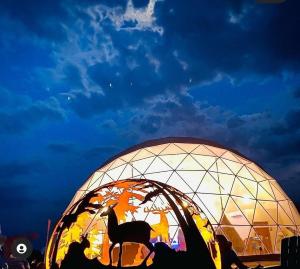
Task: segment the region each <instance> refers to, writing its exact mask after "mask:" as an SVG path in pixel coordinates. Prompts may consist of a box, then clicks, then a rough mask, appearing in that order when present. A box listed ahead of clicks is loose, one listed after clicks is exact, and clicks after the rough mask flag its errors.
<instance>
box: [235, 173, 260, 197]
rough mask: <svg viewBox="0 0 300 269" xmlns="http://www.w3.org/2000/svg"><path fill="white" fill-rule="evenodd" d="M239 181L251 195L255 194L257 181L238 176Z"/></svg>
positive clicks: (254, 195)
mask: <svg viewBox="0 0 300 269" xmlns="http://www.w3.org/2000/svg"><path fill="white" fill-rule="evenodd" d="M238 179H239V180H240V182H241V183H242V184H243V185H244V186H245V187H246V188H247V190H248V191H249V192H250V193H251V194H252V196H253V197H256V195H257V182H256V181H252V180H248V179H245V178H242V177H238Z"/></svg>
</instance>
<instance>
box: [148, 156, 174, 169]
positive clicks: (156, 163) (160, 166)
mask: <svg viewBox="0 0 300 269" xmlns="http://www.w3.org/2000/svg"><path fill="white" fill-rule="evenodd" d="M170 170H172V168H171V167H170V166H169V165H167V164H166V163H165V162H164V161H163V160H161V159H160V157H156V158H155V160H154V161H153V162H152V163H151V165H150V166H149V167H148V169H147V173H156V172H164V171H170Z"/></svg>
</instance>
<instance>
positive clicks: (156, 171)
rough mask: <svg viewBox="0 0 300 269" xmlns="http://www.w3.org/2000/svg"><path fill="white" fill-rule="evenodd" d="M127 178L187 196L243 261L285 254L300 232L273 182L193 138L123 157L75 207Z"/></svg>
mask: <svg viewBox="0 0 300 269" xmlns="http://www.w3.org/2000/svg"><path fill="white" fill-rule="evenodd" d="M128 178H136V179H153V180H157V181H160V182H163V183H166V184H168V185H170V186H173V187H175V188H176V189H178V190H180V191H182V192H183V193H184V194H186V195H187V196H188V197H190V198H191V199H192V200H193V201H194V202H195V203H196V204H197V205H198V206H199V207H200V208H201V209H202V211H203V212H204V213H205V215H206V216H207V217H208V219H209V221H210V223H211V224H212V225H213V227H214V229H215V232H216V233H218V234H224V235H225V236H226V237H227V238H228V239H229V240H230V241H232V243H233V248H234V250H235V251H236V252H237V253H238V255H260V254H263V255H265V254H276V253H280V247H281V240H282V239H283V238H285V237H287V236H292V235H297V234H299V231H300V216H299V213H298V211H297V209H296V207H295V205H294V204H293V202H292V201H291V200H290V199H289V197H288V196H287V195H286V193H285V192H284V191H283V190H282V188H281V187H280V185H279V184H278V182H277V181H276V180H275V179H274V178H272V177H271V176H270V175H269V174H268V173H267V172H265V171H264V170H263V169H262V168H261V167H260V166H258V165H257V164H255V163H254V162H253V161H251V160H249V159H247V158H246V157H245V156H243V155H241V154H239V153H238V152H236V151H234V150H231V149H228V148H224V147H222V146H220V145H216V144H214V143H212V142H210V141H205V140H201V139H194V138H166V139H158V140H153V141H148V142H146V143H143V144H141V145H137V146H135V147H133V148H131V149H129V150H126V151H125V152H122V153H120V154H118V155H117V156H115V157H113V158H112V159H110V160H109V161H107V162H106V163H105V164H103V165H102V166H101V167H100V168H99V169H97V170H96V171H95V172H94V173H93V174H92V175H91V176H90V177H89V178H88V179H87V181H86V182H85V183H84V184H83V186H82V187H81V188H80V189H79V190H78V191H77V193H76V195H75V196H74V198H73V200H72V202H71V204H70V206H72V205H73V204H74V203H76V201H78V200H79V199H80V198H81V197H82V196H84V195H85V194H86V193H88V192H90V191H91V190H93V189H95V188H97V187H99V186H101V185H103V184H106V183H109V182H112V181H115V180H124V179H128Z"/></svg>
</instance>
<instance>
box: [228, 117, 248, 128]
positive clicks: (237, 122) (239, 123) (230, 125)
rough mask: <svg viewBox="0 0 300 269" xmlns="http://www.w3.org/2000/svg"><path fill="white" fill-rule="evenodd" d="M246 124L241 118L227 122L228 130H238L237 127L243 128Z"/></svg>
mask: <svg viewBox="0 0 300 269" xmlns="http://www.w3.org/2000/svg"><path fill="white" fill-rule="evenodd" d="M244 123H245V121H244V120H243V119H241V118H240V117H233V118H230V119H229V120H228V121H227V126H228V128H237V127H240V126H242V125H243V124H244Z"/></svg>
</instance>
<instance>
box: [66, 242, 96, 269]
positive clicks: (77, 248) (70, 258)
mask: <svg viewBox="0 0 300 269" xmlns="http://www.w3.org/2000/svg"><path fill="white" fill-rule="evenodd" d="M89 247H90V242H89V240H88V239H87V238H86V237H83V239H82V241H81V243H78V242H73V243H71V244H70V246H69V250H68V253H67V254H66V256H65V258H64V260H63V261H62V263H61V266H60V269H100V268H102V265H101V263H100V262H99V261H98V260H97V259H92V260H90V259H88V258H87V257H86V256H85V254H84V250H85V249H86V248H89Z"/></svg>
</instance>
